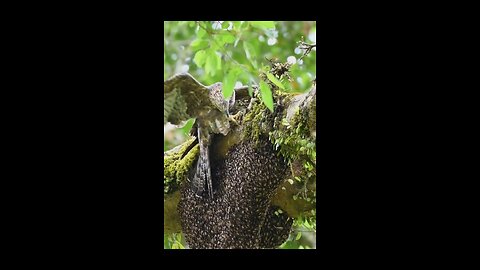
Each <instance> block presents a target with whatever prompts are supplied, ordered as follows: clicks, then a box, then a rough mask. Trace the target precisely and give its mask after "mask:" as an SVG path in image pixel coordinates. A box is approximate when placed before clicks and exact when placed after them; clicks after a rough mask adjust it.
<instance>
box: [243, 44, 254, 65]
mask: <svg viewBox="0 0 480 270" xmlns="http://www.w3.org/2000/svg"><path fill="white" fill-rule="evenodd" d="M243 48H244V50H245V55H246V56H247V59H248V60H250V62H252V61H253V60H254V59H255V47H253V45H252V44H251V43H249V42H245V41H244V42H243Z"/></svg>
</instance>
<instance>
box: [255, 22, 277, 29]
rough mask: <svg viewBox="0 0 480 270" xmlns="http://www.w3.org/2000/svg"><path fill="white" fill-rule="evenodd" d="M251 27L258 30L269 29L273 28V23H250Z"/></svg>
mask: <svg viewBox="0 0 480 270" xmlns="http://www.w3.org/2000/svg"><path fill="white" fill-rule="evenodd" d="M250 24H251V25H252V26H253V27H256V28H260V29H269V28H275V23H274V22H272V21H258V22H250Z"/></svg>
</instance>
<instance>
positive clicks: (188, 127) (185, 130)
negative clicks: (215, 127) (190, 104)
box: [181, 118, 195, 136]
mask: <svg viewBox="0 0 480 270" xmlns="http://www.w3.org/2000/svg"><path fill="white" fill-rule="evenodd" d="M194 122H195V119H193V118H192V119H189V120H188V121H187V123H186V124H185V126H183V127H182V128H181V130H182V132H183V134H185V136H188V134H189V133H190V130H191V129H192V126H193V123H194Z"/></svg>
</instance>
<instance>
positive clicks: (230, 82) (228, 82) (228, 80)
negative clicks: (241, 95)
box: [222, 72, 237, 98]
mask: <svg viewBox="0 0 480 270" xmlns="http://www.w3.org/2000/svg"><path fill="white" fill-rule="evenodd" d="M235 73H236V72H230V73H228V75H227V76H225V79H224V80H223V87H222V91H223V96H224V97H225V98H229V97H230V96H231V95H232V93H233V88H234V87H235V82H236V78H237V76H236V75H237V74H235Z"/></svg>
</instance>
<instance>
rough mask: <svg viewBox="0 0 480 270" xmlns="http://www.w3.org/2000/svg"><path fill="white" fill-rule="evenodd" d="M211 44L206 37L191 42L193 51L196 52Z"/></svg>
mask: <svg viewBox="0 0 480 270" xmlns="http://www.w3.org/2000/svg"><path fill="white" fill-rule="evenodd" d="M208 45H209V42H208V40H205V39H196V40H194V41H193V42H192V44H190V47H191V48H192V51H194V52H196V51H198V50H202V49H205V48H207V47H208Z"/></svg>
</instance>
